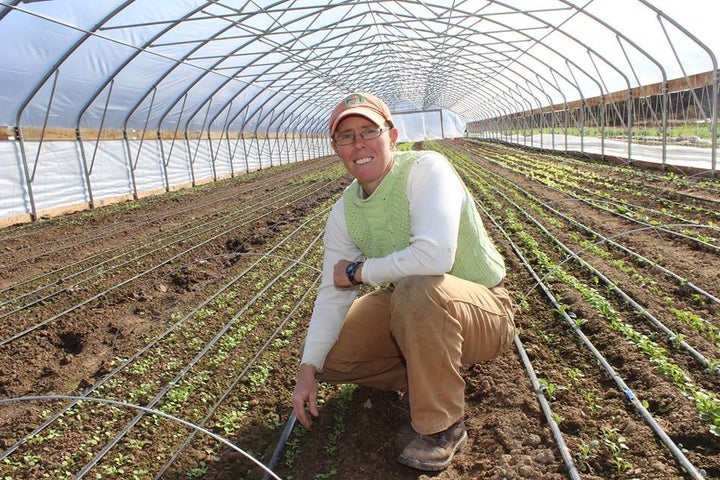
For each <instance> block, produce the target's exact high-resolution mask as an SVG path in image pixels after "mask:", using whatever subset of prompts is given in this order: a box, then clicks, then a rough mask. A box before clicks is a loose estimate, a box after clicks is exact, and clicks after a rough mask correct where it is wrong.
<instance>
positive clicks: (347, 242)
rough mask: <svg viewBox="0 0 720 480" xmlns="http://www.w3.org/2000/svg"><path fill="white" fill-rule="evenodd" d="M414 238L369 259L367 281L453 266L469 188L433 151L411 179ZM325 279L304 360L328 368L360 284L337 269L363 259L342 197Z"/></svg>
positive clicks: (333, 219)
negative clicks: (339, 280)
mask: <svg viewBox="0 0 720 480" xmlns="http://www.w3.org/2000/svg"><path fill="white" fill-rule="evenodd" d="M406 193H407V198H408V203H409V207H410V225H411V227H410V228H411V238H410V245H409V246H408V247H407V248H404V249H402V250H398V251H396V252H393V253H391V254H390V255H387V256H385V257H381V258H368V259H364V262H365V263H364V264H363V266H362V281H363V283H366V284H370V285H381V284H384V283H389V282H395V281H398V280H400V279H401V278H404V277H407V276H409V275H442V274H444V273H446V272H449V271H450V270H451V269H452V266H453V262H454V259H455V251H456V250H457V238H458V230H459V228H460V216H461V212H462V208H463V206H464V202H465V201H466V200H465V199H466V196H465V186H464V185H463V183H462V181H461V180H460V178H459V177H458V175H457V173H456V172H455V170H454V169H453V168H452V166H451V165H450V163H449V162H448V161H447V159H446V158H445V157H444V156H442V155H441V154H439V153H435V152H427V153H426V154H424V155H422V156H420V157H419V158H417V159H416V160H415V164H414V165H413V166H412V167H411V168H410V171H409V173H408V178H407V191H406ZM324 242H325V253H324V258H323V271H322V281H321V284H320V288H319V290H318V295H317V298H316V300H315V306H314V309H313V313H312V317H311V319H310V327H309V329H308V334H307V338H306V340H305V349H304V352H303V356H302V360H301V362H302V363H304V364H310V365H314V366H315V367H316V368H317V369H318V370H322V366H323V364H324V363H325V358H326V356H327V354H328V352H329V351H330V349H331V348H332V346H333V345H334V344H335V342H336V341H337V339H338V336H339V334H340V330H341V329H342V326H343V321H344V319H345V315H346V314H347V312H348V310H349V308H350V305H351V304H352V302H353V301H354V300H355V298H356V297H357V294H358V289H357V288H338V287H336V286H335V284H334V280H333V270H334V266H335V264H336V263H337V262H338V261H339V260H351V261H352V260H361V259H362V258H361V257H362V252H361V251H360V249H359V248H358V247H357V245H355V243H354V242H353V240H352V239H351V238H350V234H349V233H348V229H347V224H346V222H345V214H344V206H343V199H342V197H341V198H340V200H338V202H337V203H336V204H335V205H334V206H333V208H332V210H331V212H330V215H329V217H328V221H327V226H326V229H325V236H324Z"/></svg>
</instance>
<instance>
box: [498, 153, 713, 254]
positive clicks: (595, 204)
mask: <svg viewBox="0 0 720 480" xmlns="http://www.w3.org/2000/svg"><path fill="white" fill-rule="evenodd" d="M488 161H491V162H493V163H495V164H496V165H498V166H500V167H502V168H508V169H510V170H512V171H515V172H516V173H518V174H520V175H523V176H525V177H526V178H533V179H536V181H538V182H539V183H540V184H542V185H543V186H544V187H546V188H550V189H552V190H555V191H556V192H560V193H562V194H563V195H567V196H568V197H570V198H573V199H575V200H578V201H580V202H583V203H585V204H587V205H590V206H593V207H595V208H599V209H601V210H604V211H606V212H607V213H610V214H611V215H614V216H618V217H621V218H623V219H625V220H627V221H630V222H633V223H638V224H640V225H645V226H648V227H650V226H652V225H651V224H649V223H646V222H643V221H641V220H637V219H635V218H632V217H630V216H627V215H624V214H622V213H619V212H617V211H615V210H611V209H609V208H606V207H604V206H602V205H600V204H599V203H594V202H593V201H591V200H589V199H588V198H583V197H580V196H578V195H576V194H574V193H572V192H569V191H565V190H559V189H558V188H556V187H552V186H550V185H548V184H546V183H545V182H543V181H541V180H538V179H537V177H534V176H530V175H527V174H526V173H524V172H522V171H518V169H512V168H510V167H508V166H506V165H504V164H503V163H501V162H499V161H498V160H490V159H488ZM522 166H524V164H522ZM576 188H579V187H576ZM581 190H583V191H585V192H586V193H587V194H588V196H589V197H592V196H596V195H595V194H594V193H593V192H591V191H589V190H587V189H581ZM622 205H632V204H629V203H622ZM646 210H651V209H646ZM657 213H659V214H661V215H666V216H670V217H671V218H678V217H674V216H672V215H667V214H664V213H662V212H657ZM689 226H692V227H693V228H698V227H707V228H713V229H714V230H717V231H718V232H720V229H717V227H711V226H703V225H696V224H692V223H691V224H689ZM656 228H657V229H658V230H660V231H664V232H665V233H668V234H670V235H673V236H677V237H680V238H683V239H685V240H687V241H691V242H696V243H699V244H701V245H703V246H705V247H707V248H709V249H711V250H714V251H716V252H720V247H719V246H717V245H713V244H711V243H708V242H705V241H704V240H700V239H698V238H695V237H691V236H689V235H686V234H684V233H682V232H676V231H673V230H666V229H663V228H662V227H656Z"/></svg>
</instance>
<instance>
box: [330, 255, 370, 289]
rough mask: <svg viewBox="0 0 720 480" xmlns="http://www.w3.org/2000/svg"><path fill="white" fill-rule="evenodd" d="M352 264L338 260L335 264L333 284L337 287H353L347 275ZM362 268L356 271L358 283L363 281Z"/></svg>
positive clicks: (348, 261)
mask: <svg viewBox="0 0 720 480" xmlns="http://www.w3.org/2000/svg"><path fill="white" fill-rule="evenodd" d="M351 263H352V262H351V261H350V260H338V262H337V263H336V264H335V268H334V269H333V282H334V283H335V286H336V287H342V288H345V287H352V286H353V284H352V283H350V279H349V278H348V276H347V273H346V269H347V266H348V265H350V264H351ZM362 267H363V266H362V265H360V266H359V267H358V269H357V270H355V280H357V281H358V282H359V281H360V280H361V279H362Z"/></svg>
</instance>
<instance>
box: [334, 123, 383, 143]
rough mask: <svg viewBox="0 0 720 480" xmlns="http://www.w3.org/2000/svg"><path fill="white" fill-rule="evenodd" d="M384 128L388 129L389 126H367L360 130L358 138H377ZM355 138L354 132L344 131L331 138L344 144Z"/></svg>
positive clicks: (353, 140)
mask: <svg viewBox="0 0 720 480" xmlns="http://www.w3.org/2000/svg"><path fill="white" fill-rule="evenodd" d="M385 130H390V127H368V128H363V129H362V130H360V133H359V134H358V135H360V138H362V139H363V140H372V139H373V138H378V137H379V136H380V135H381V134H382V133H383V132H384V131H385ZM355 138H356V135H355V132H345V133H341V134H339V135H335V136H334V137H333V140H335V143H336V144H338V145H340V146H344V145H350V144H351V143H353V142H355Z"/></svg>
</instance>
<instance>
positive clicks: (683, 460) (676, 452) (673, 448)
mask: <svg viewBox="0 0 720 480" xmlns="http://www.w3.org/2000/svg"><path fill="white" fill-rule="evenodd" d="M476 176H477V177H479V175H478V174H476ZM496 191H497V190H496ZM498 193H500V195H502V196H503V198H505V199H506V201H508V202H510V203H511V204H512V205H513V206H514V207H515V208H518V209H519V207H518V206H517V205H516V204H514V202H512V201H510V200H509V199H507V197H505V195H504V194H502V193H501V192H498ZM476 204H478V208H479V209H481V210H482V211H483V212H484V213H485V215H486V216H487V217H488V218H490V219H491V220H492V221H493V223H494V224H495V226H496V227H497V228H498V229H499V230H500V231H501V232H502V234H503V236H504V237H505V239H506V241H508V242H509V244H510V245H511V247H512V248H513V250H514V251H515V252H516V254H518V257H519V258H520V259H521V261H522V263H523V265H524V266H525V268H526V269H527V270H528V271H529V272H530V273H531V275H532V276H533V278H535V280H536V282H537V285H539V286H540V287H541V289H542V290H543V292H544V293H545V295H546V297H547V298H548V299H549V300H550V301H551V302H552V304H553V305H554V306H555V308H556V309H557V311H558V312H560V313H561V315H562V316H563V318H564V319H565V320H566V321H567V323H568V324H569V325H570V327H571V328H572V330H573V332H575V334H576V335H577V336H578V337H579V338H580V339H581V340H582V342H583V343H584V344H585V346H586V347H587V348H588V349H589V350H590V351H591V352H592V354H593V355H594V356H595V358H596V359H597V360H598V362H599V363H600V364H601V365H602V366H603V368H604V369H605V370H606V372H607V373H608V374H609V375H610V376H611V377H612V379H613V380H614V381H615V383H616V384H617V385H618V387H619V388H620V390H621V391H622V392H623V393H624V395H625V397H626V398H627V399H628V400H629V401H630V402H631V403H632V404H633V406H634V407H635V409H636V410H637V411H638V412H639V413H640V414H641V415H642V417H643V418H644V420H645V421H646V423H647V424H648V425H649V426H650V427H651V428H652V430H653V431H654V432H655V433H656V435H657V436H658V437H659V438H660V440H661V441H662V442H663V444H664V445H665V446H666V447H667V448H668V449H669V450H670V452H671V453H672V454H673V456H674V457H675V458H676V459H677V460H678V461H679V462H680V464H681V465H682V466H683V468H685V469H686V471H687V472H688V473H689V474H690V475H691V476H692V477H693V478H694V479H697V480H702V479H703V476H702V474H701V473H700V472H699V471H698V470H697V468H696V467H695V466H694V465H692V463H690V461H689V460H688V459H687V457H685V455H684V454H683V452H682V450H681V449H680V448H679V447H678V446H677V445H676V444H675V443H674V442H673V441H672V439H671V438H670V437H669V436H668V435H667V433H666V432H665V431H664V430H663V429H662V427H660V425H659V424H658V423H657V422H656V421H655V419H654V418H653V417H652V415H651V414H650V413H649V412H648V411H647V409H646V408H645V407H644V406H643V405H642V403H641V402H640V401H639V400H638V399H637V397H635V395H634V394H633V392H632V390H631V389H630V388H629V387H628V386H627V384H625V382H624V380H623V379H622V378H621V377H620V376H619V375H617V373H616V372H615V370H614V369H613V368H612V366H611V365H610V364H609V363H608V362H607V360H606V359H605V358H604V357H603V356H602V354H601V353H600V352H599V351H598V350H597V349H596V348H595V346H594V345H593V344H592V342H591V341H590V340H589V339H588V338H587V337H586V336H585V334H584V333H583V332H582V331H581V330H580V329H579V328H578V327H577V325H576V324H575V322H574V320H573V319H572V318H571V317H570V316H569V315H568V314H567V313H566V312H565V311H564V310H563V309H562V308H561V305H560V303H559V302H558V301H557V300H556V299H555V297H554V295H553V294H552V292H551V291H550V289H549V288H548V287H547V285H545V283H544V282H543V281H542V279H541V278H540V277H539V276H538V275H537V274H536V273H535V271H534V269H533V268H532V267H531V266H530V264H529V262H527V261H526V260H525V258H524V256H522V254H521V252H520V250H519V248H518V247H517V246H516V245H515V244H514V242H513V241H512V240H511V239H510V236H509V235H508V234H507V233H506V232H505V231H504V230H503V229H502V227H500V225H499V224H498V223H497V222H496V221H495V220H494V218H493V217H492V216H491V215H490V214H489V212H487V211H486V210H485V209H484V208H483V207H482V205H480V204H479V202H478V201H476ZM520 211H522V210H520ZM533 288H534V287H533ZM528 361H529V360H528ZM531 368H532V367H531ZM548 421H550V420H549V419H548ZM561 453H562V450H561Z"/></svg>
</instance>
